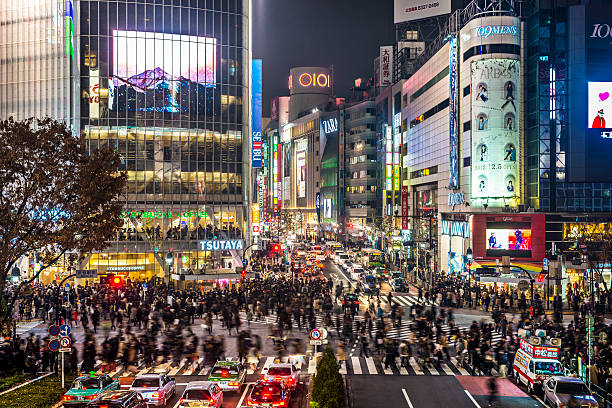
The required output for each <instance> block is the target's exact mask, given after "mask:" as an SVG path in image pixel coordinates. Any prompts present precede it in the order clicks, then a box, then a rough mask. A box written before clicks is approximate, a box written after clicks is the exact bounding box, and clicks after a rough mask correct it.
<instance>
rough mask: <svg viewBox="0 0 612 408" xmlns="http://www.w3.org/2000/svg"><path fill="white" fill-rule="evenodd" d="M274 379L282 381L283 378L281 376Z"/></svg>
mask: <svg viewBox="0 0 612 408" xmlns="http://www.w3.org/2000/svg"><path fill="white" fill-rule="evenodd" d="M274 381H283V379H282V378H281V377H275V378H274Z"/></svg>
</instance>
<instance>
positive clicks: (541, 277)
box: [538, 273, 546, 283]
mask: <svg viewBox="0 0 612 408" xmlns="http://www.w3.org/2000/svg"><path fill="white" fill-rule="evenodd" d="M544 276H546V275H544V274H543V273H541V274H539V275H538V283H542V282H544Z"/></svg>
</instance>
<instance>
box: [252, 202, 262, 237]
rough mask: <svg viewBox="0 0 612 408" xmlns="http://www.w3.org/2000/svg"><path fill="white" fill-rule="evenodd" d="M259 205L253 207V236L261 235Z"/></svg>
mask: <svg viewBox="0 0 612 408" xmlns="http://www.w3.org/2000/svg"><path fill="white" fill-rule="evenodd" d="M259 222H260V218H259V204H253V205H252V206H251V223H252V225H253V235H259Z"/></svg>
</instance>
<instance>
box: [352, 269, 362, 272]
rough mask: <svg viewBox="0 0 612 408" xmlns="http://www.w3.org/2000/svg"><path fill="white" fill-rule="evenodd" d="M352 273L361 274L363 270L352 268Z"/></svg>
mask: <svg viewBox="0 0 612 408" xmlns="http://www.w3.org/2000/svg"><path fill="white" fill-rule="evenodd" d="M353 272H355V273H363V269H362V268H353Z"/></svg>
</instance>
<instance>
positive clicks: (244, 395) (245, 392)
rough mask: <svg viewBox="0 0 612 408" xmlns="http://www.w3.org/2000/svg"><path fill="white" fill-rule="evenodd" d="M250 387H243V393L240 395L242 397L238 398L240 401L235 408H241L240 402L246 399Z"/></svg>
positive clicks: (248, 385)
mask: <svg viewBox="0 0 612 408" xmlns="http://www.w3.org/2000/svg"><path fill="white" fill-rule="evenodd" d="M250 386H251V385H250V384H247V386H246V387H244V392H243V393H242V396H241V397H240V400H239V401H238V404H237V405H236V407H237V408H240V407H242V401H244V399H245V398H246V395H247V391H248V390H249V387H250Z"/></svg>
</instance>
